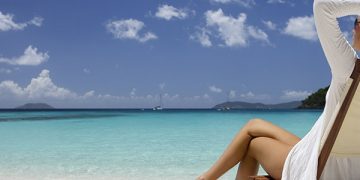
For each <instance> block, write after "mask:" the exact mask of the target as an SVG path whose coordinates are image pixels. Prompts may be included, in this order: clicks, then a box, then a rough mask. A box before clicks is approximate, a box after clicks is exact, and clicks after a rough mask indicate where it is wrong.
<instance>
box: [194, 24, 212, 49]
mask: <svg viewBox="0 0 360 180" xmlns="http://www.w3.org/2000/svg"><path fill="white" fill-rule="evenodd" d="M210 34H211V32H210V31H209V30H207V29H206V28H200V29H199V31H197V32H195V34H193V35H191V36H190V39H192V40H195V41H198V42H199V43H200V44H201V45H202V46H204V47H211V46H212V42H211V40H210V36H209V35H210Z"/></svg>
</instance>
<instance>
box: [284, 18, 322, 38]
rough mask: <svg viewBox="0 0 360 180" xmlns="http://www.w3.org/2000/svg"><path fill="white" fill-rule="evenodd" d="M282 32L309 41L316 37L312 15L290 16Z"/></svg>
mask: <svg viewBox="0 0 360 180" xmlns="http://www.w3.org/2000/svg"><path fill="white" fill-rule="evenodd" d="M283 33H285V34H288V35H291V36H294V37H297V38H301V39H305V40H310V41H316V40H317V39H318V37H317V33H316V28H315V21H314V17H313V16H304V17H293V18H290V19H289V20H288V22H287V26H286V27H285V29H284V30H283Z"/></svg>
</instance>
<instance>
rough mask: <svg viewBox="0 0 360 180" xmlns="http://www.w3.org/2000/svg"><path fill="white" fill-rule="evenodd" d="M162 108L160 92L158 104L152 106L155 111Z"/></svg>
mask: <svg viewBox="0 0 360 180" xmlns="http://www.w3.org/2000/svg"><path fill="white" fill-rule="evenodd" d="M162 109H163V108H162V96H161V94H160V104H159V105H158V106H155V107H153V110H154V111H157V110H162Z"/></svg>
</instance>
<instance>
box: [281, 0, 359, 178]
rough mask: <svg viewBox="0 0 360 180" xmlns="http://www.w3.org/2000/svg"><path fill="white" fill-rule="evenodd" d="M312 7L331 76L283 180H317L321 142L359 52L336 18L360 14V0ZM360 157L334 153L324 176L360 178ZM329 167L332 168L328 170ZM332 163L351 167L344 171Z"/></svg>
mask: <svg viewBox="0 0 360 180" xmlns="http://www.w3.org/2000/svg"><path fill="white" fill-rule="evenodd" d="M313 8H314V19H315V25H316V29H317V33H318V37H319V40H320V43H321V46H322V48H323V50H324V53H325V56H326V59H327V61H328V63H329V65H330V69H331V74H332V79H331V84H330V88H329V90H328V92H327V95H326V104H325V108H324V111H323V113H322V114H321V116H320V117H319V118H318V120H317V121H316V123H315V124H314V126H313V127H312V129H311V130H310V131H309V133H308V134H306V136H305V137H304V138H303V139H302V140H301V141H299V142H298V143H297V144H296V145H295V146H294V147H293V148H292V149H291V151H290V152H289V154H288V156H287V158H286V160H285V164H284V167H283V172H282V180H316V175H317V165H318V164H317V163H318V157H319V153H320V150H321V143H322V141H323V139H324V137H325V136H326V135H325V133H324V132H325V130H326V129H328V128H329V127H331V126H332V123H333V120H334V118H333V117H334V116H333V115H334V112H335V109H336V106H337V105H338V104H339V101H340V99H341V95H342V94H343V92H344V90H345V85H346V81H347V80H348V79H349V77H350V75H351V73H352V71H353V68H354V66H355V61H356V58H357V55H356V52H355V51H354V49H353V48H352V46H351V45H350V44H349V42H348V41H347V40H346V39H345V37H344V35H343V33H342V32H341V30H340V27H339V24H338V21H337V18H338V17H342V16H346V15H358V14H360V0H315V1H314V7H313ZM330 156H331V155H330ZM359 161H360V158H359V159H355V160H354V159H349V158H347V157H334V156H331V157H330V159H329V161H328V162H327V164H326V166H325V169H324V172H323V174H322V175H323V176H322V177H321V178H322V179H324V177H328V176H327V175H328V174H331V177H332V178H331V179H344V177H345V176H344V174H347V176H346V177H351V178H348V179H354V177H356V178H355V179H360V171H359V170H358V169H352V168H353V167H355V168H356V167H358V166H352V165H353V164H354V163H355V164H356V163H359ZM329 165H330V166H329ZM328 167H332V168H330V170H329V169H328ZM333 167H349V168H348V169H347V171H346V172H345V171H343V170H341V169H339V168H333ZM349 172H350V173H349Z"/></svg>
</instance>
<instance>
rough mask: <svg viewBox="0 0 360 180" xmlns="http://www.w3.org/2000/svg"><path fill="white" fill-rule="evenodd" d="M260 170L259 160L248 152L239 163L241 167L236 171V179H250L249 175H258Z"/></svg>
mask: <svg viewBox="0 0 360 180" xmlns="http://www.w3.org/2000/svg"><path fill="white" fill-rule="evenodd" d="M250 143H251V142H250ZM258 171H259V162H258V161H257V160H256V159H255V158H253V157H251V156H250V155H249V152H248V153H246V155H245V157H244V159H243V160H242V161H241V163H240V164H239V168H238V171H237V173H236V180H242V179H249V176H253V175H257V173H258Z"/></svg>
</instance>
